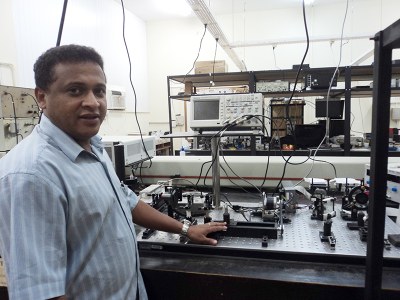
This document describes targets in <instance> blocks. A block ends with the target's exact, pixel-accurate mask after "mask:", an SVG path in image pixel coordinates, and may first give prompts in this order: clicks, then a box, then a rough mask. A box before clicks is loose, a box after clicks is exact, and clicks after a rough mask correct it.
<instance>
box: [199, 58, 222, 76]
mask: <svg viewBox="0 0 400 300" xmlns="http://www.w3.org/2000/svg"><path fill="white" fill-rule="evenodd" d="M226 72H228V65H227V64H226V63H225V61H224V60H216V61H215V64H214V61H213V60H210V61H197V62H196V63H195V64H194V73H195V74H208V73H226Z"/></svg>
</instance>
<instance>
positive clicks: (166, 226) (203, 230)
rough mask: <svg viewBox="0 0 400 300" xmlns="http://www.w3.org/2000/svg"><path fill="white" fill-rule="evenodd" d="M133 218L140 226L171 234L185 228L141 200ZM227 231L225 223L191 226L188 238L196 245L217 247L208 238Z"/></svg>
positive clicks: (215, 242)
mask: <svg viewBox="0 0 400 300" xmlns="http://www.w3.org/2000/svg"><path fill="white" fill-rule="evenodd" d="M132 218H133V221H134V222H135V223H136V224H138V225H140V226H143V227H146V228H151V229H156V230H161V231H166V232H171V233H180V232H181V230H182V226H183V224H182V223H181V222H179V221H178V220H175V219H173V218H171V217H169V216H167V215H166V214H163V213H161V212H159V211H158V210H156V209H154V208H153V207H151V206H150V205H148V204H146V203H144V202H143V201H141V200H139V202H138V204H137V205H136V207H135V208H134V209H133V210H132ZM226 229H227V228H226V224H225V223H219V222H210V223H207V224H200V225H194V226H190V227H189V230H188V233H187V236H188V238H189V239H190V240H191V241H193V242H195V243H199V244H209V245H216V244H217V241H216V240H214V239H210V238H208V237H207V235H208V234H209V233H212V232H216V231H223V230H226Z"/></svg>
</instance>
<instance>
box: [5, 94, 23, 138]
mask: <svg viewBox="0 0 400 300" xmlns="http://www.w3.org/2000/svg"><path fill="white" fill-rule="evenodd" d="M4 94H5V95H9V96H10V98H11V105H12V108H13V115H14V117H13V119H14V129H15V138H16V140H17V144H18V143H19V140H18V135H20V134H19V133H18V124H17V111H16V109H15V102H14V97H13V95H12V94H11V93H9V92H4Z"/></svg>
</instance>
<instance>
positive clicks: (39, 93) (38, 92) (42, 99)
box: [35, 87, 46, 110]
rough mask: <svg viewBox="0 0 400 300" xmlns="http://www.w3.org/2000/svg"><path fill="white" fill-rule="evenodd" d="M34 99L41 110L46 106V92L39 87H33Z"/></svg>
mask: <svg viewBox="0 0 400 300" xmlns="http://www.w3.org/2000/svg"><path fill="white" fill-rule="evenodd" d="M35 96H36V100H37V102H38V104H39V107H40V109H41V110H43V109H45V108H46V93H45V91H43V90H42V89H40V88H38V87H37V88H35Z"/></svg>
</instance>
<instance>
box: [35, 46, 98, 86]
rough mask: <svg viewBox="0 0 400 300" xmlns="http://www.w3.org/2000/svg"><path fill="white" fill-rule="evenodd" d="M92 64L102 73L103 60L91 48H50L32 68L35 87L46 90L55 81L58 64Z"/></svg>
mask: <svg viewBox="0 0 400 300" xmlns="http://www.w3.org/2000/svg"><path fill="white" fill-rule="evenodd" d="M82 62H93V63H96V64H98V65H99V66H100V67H101V69H102V70H103V72H104V66H103V58H102V57H101V56H100V54H98V53H97V52H96V50H94V49H93V48H91V47H86V46H80V45H63V46H59V47H54V48H50V49H49V50H47V51H46V52H44V53H43V54H42V55H40V56H39V58H38V59H37V61H36V62H35V64H34V66H33V71H34V72H35V83H36V87H38V88H40V89H42V90H47V89H48V87H49V86H50V85H51V84H52V83H53V82H54V81H55V80H56V78H54V67H55V66H56V65H57V64H59V63H82Z"/></svg>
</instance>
